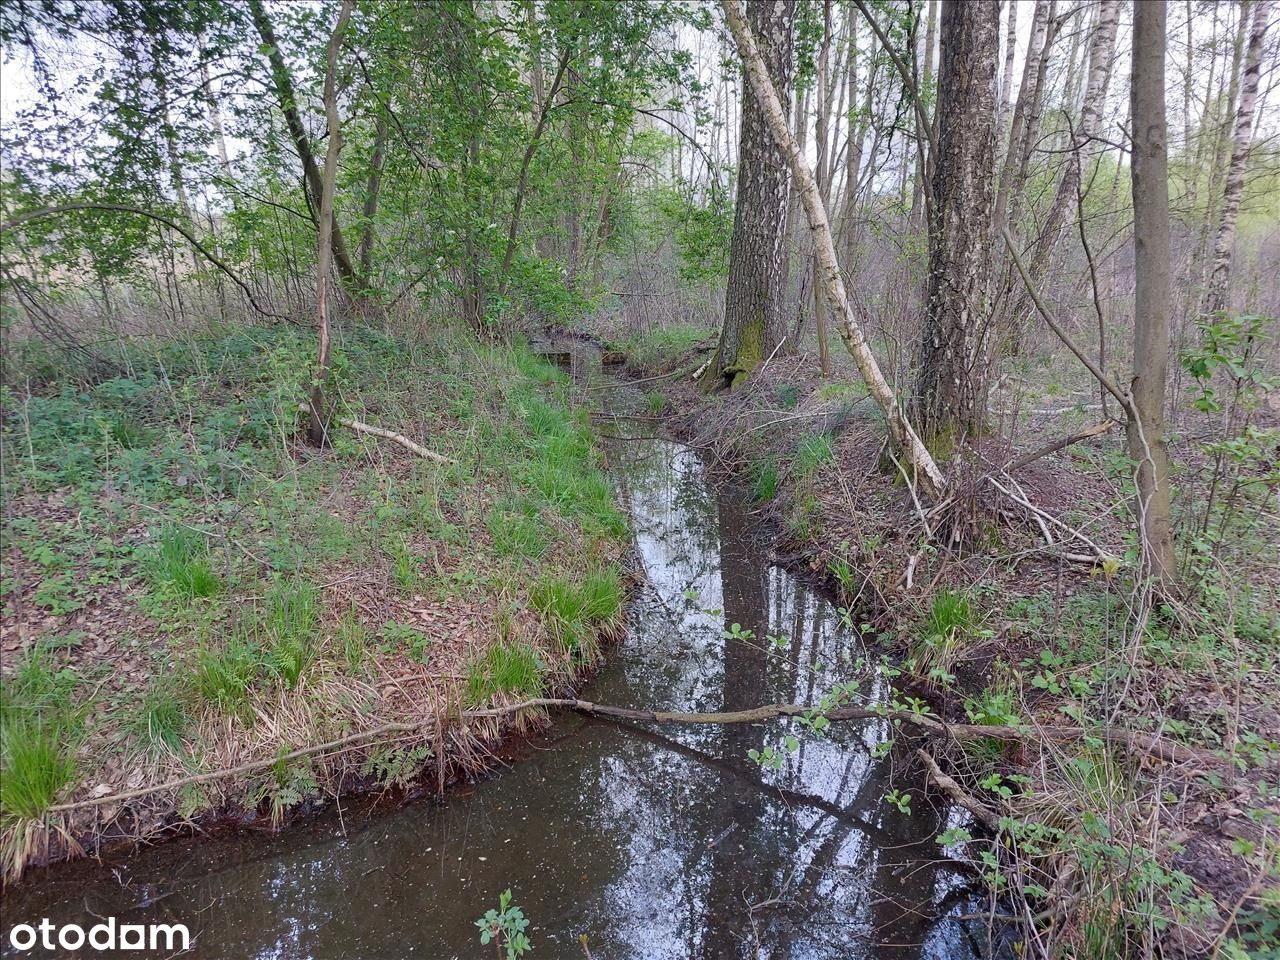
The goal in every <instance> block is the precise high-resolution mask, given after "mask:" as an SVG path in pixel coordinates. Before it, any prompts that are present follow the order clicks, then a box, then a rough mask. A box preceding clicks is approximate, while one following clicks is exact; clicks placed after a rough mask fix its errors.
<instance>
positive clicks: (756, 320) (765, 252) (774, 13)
mask: <svg viewBox="0 0 1280 960" xmlns="http://www.w3.org/2000/svg"><path fill="white" fill-rule="evenodd" d="M735 12H736V8H735ZM747 19H748V20H749V21H750V23H751V26H750V29H751V30H752V32H753V34H754V35H755V36H757V37H759V40H760V46H759V48H758V50H757V56H758V57H759V58H760V65H761V67H762V68H763V69H764V70H765V71H766V74H767V79H768V80H769V85H770V89H771V90H774V91H776V92H775V97H777V98H779V103H778V118H779V119H780V120H781V121H782V125H783V132H784V134H785V135H786V138H790V137H791V132H790V130H789V129H788V128H787V116H786V112H785V109H784V108H783V106H782V104H788V105H789V104H790V103H791V59H792V58H791V44H792V34H793V31H794V27H795V0H749V2H748V4H747ZM763 99H764V98H763V95H762V94H761V92H760V91H759V89H758V88H757V85H756V84H755V83H754V82H753V83H752V84H751V94H750V95H748V96H745V97H743V98H742V101H743V102H742V122H741V133H740V135H739V141H738V143H739V151H738V158H739V159H738V194H737V199H736V201H735V205H734V215H733V239H732V240H731V241H730V245H729V282H728V286H727V288H726V290H725V300H724V327H723V328H722V330H721V333H720V345H719V347H718V348H717V350H716V354H715V357H714V358H713V359H712V362H711V366H710V367H709V368H708V370H707V374H706V377H707V380H706V381H705V382H706V383H707V385H709V386H712V387H734V386H737V385H738V384H739V383H741V382H742V381H743V380H745V379H746V378H747V377H748V376H749V375H750V374H751V373H752V372H753V371H754V370H755V369H756V368H757V367H759V366H760V365H761V364H762V363H764V362H765V360H767V359H768V357H769V356H770V355H771V354H772V353H773V352H774V351H776V350H778V349H780V348H781V346H782V342H783V340H784V339H785V338H786V334H787V328H786V323H785V319H784V317H783V313H782V307H783V298H784V297H785V295H786V290H785V289H784V288H785V285H786V262H787V261H786V240H787V209H788V201H789V199H790V196H791V177H790V176H789V175H788V173H787V155H786V152H785V151H784V150H783V148H782V146H781V144H782V143H783V142H784V139H783V138H778V137H775V136H771V135H770V133H769V127H770V122H771V121H770V118H768V117H767V116H766V114H767V112H768V110H767V106H766V104H764V103H763V102H762V100H763Z"/></svg>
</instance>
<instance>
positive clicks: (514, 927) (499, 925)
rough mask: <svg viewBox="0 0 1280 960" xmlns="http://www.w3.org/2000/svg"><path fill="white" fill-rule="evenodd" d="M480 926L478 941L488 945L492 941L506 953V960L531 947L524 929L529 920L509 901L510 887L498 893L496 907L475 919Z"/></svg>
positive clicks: (522, 953)
mask: <svg viewBox="0 0 1280 960" xmlns="http://www.w3.org/2000/svg"><path fill="white" fill-rule="evenodd" d="M476 926H477V927H479V928H480V943H481V945H482V946H486V947H487V946H488V945H489V944H490V943H494V944H495V945H497V946H498V947H500V948H501V950H500V951H499V956H501V954H502V951H505V953H506V960H516V958H517V957H520V956H523V955H524V954H525V953H528V952H529V951H530V950H532V949H533V944H531V943H530V942H529V938H528V936H527V935H526V934H525V930H527V929H528V928H529V920H528V918H526V917H525V915H524V911H523V910H521V909H520V908H519V907H517V906H516V905H515V904H514V903H512V902H511V890H510V888H508V889H506V890H504V891H502V893H500V894H499V895H498V909H497V910H493V909H490V910H487V911H485V915H484V916H483V917H481V918H480V919H479V920H477V921H476Z"/></svg>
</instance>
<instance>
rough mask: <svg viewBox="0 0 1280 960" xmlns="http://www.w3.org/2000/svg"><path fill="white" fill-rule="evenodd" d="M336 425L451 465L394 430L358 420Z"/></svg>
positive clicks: (342, 421) (433, 452)
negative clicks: (382, 439) (388, 441)
mask: <svg viewBox="0 0 1280 960" xmlns="http://www.w3.org/2000/svg"><path fill="white" fill-rule="evenodd" d="M338 423H339V424H340V425H341V426H344V427H349V428H350V429H352V430H354V431H355V432H356V433H367V434H370V435H372V436H375V437H382V438H384V439H386V440H391V441H393V442H394V443H398V444H400V446H402V447H404V448H405V449H406V450H408V451H409V452H410V453H416V454H417V455H418V456H420V457H423V458H424V459H427V460H434V461H435V462H436V463H453V462H454V461H453V460H451V459H449V458H448V457H446V456H444V455H443V454H439V453H436V452H435V451H434V450H428V449H427V448H426V447H424V446H422V445H421V444H419V443H415V442H414V441H412V440H410V439H409V438H408V437H406V436H405V435H404V434H402V433H396V432H395V431H394V430H384V429H382V427H374V426H370V425H369V424H367V423H361V422H360V421H359V420H339V421H338Z"/></svg>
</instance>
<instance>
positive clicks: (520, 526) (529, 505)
mask: <svg viewBox="0 0 1280 960" xmlns="http://www.w3.org/2000/svg"><path fill="white" fill-rule="evenodd" d="M484 523H485V527H486V528H488V530H489V535H490V536H491V537H493V548H494V550H495V551H496V552H497V554H498V556H500V557H523V558H525V559H529V560H536V559H538V558H540V557H543V556H545V555H546V553H547V551H548V550H550V549H551V543H552V540H553V538H554V536H555V533H554V530H553V529H552V528H551V527H550V526H548V525H547V524H546V523H545V522H544V521H543V519H542V514H541V511H540V510H539V509H538V506H537V504H535V503H533V502H532V501H530V500H528V499H508V500H505V501H502V502H499V503H497V504H495V505H494V506H492V507H490V508H489V511H488V512H487V513H486V514H485V518H484Z"/></svg>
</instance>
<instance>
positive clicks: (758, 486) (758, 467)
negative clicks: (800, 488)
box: [751, 456, 781, 501]
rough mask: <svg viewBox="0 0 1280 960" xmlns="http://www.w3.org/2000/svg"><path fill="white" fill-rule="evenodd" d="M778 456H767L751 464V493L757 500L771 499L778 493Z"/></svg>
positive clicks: (779, 478)
mask: <svg viewBox="0 0 1280 960" xmlns="http://www.w3.org/2000/svg"><path fill="white" fill-rule="evenodd" d="M780 480H781V477H780V476H779V473H778V458H777V457H773V456H770V457H767V458H766V459H764V460H757V461H756V462H754V463H752V465H751V493H752V495H753V496H754V497H755V498H756V499H757V500H761V501H764V500H772V499H773V498H774V497H776V496H777V495H778V483H779V482H780Z"/></svg>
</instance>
